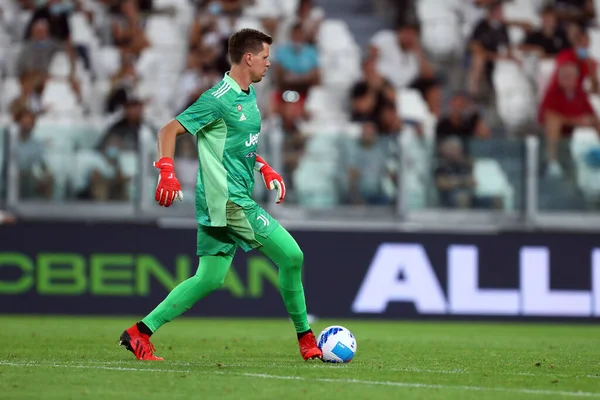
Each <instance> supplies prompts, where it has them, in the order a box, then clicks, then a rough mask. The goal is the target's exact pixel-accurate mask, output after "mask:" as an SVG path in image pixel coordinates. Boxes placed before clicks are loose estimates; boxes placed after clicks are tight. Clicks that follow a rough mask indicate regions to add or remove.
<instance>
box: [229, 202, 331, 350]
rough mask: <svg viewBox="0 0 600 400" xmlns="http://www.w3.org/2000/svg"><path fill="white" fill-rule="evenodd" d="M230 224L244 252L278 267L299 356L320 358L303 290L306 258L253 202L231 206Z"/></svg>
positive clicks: (233, 235)
mask: <svg viewBox="0 0 600 400" xmlns="http://www.w3.org/2000/svg"><path fill="white" fill-rule="evenodd" d="M227 223H228V228H229V232H230V237H231V239H232V240H233V241H234V242H235V243H237V244H238V245H239V246H240V247H241V248H242V249H243V250H244V251H250V250H252V249H258V250H259V251H261V252H262V253H263V254H265V255H266V256H267V257H269V258H270V259H271V261H273V262H274V263H275V264H276V265H277V266H278V267H279V288H280V292H281V296H282V297H283V302H284V304H285V307H286V309H287V311H288V313H289V315H290V317H291V318H292V321H294V326H295V328H296V332H297V333H298V341H299V343H300V353H301V354H302V357H304V359H305V360H307V359H310V358H316V357H321V356H322V353H321V350H319V348H318V347H317V341H316V340H315V335H314V334H313V333H312V331H311V330H310V326H309V325H308V317H307V315H306V302H305V300H304V288H303V286H302V263H303V260H304V256H303V254H302V251H301V250H300V247H299V246H298V243H296V241H295V240H294V238H293V237H292V235H290V234H289V233H288V231H286V230H285V229H284V228H283V227H282V226H281V225H279V223H278V222H277V221H276V220H275V219H274V218H273V217H271V216H270V215H269V213H267V212H266V211H265V210H263V209H262V208H261V207H260V206H259V205H258V204H256V203H254V202H248V204H246V205H245V206H244V207H242V206H240V205H237V204H235V203H233V202H229V203H228V204H227Z"/></svg>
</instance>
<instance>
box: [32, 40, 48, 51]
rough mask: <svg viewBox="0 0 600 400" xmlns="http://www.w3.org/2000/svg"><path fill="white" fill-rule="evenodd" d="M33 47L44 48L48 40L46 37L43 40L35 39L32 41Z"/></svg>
mask: <svg viewBox="0 0 600 400" xmlns="http://www.w3.org/2000/svg"><path fill="white" fill-rule="evenodd" d="M33 43H34V45H35V47H37V48H38V49H44V48H46V47H48V45H49V44H50V41H49V40H48V39H44V40H36V41H34V42H33Z"/></svg>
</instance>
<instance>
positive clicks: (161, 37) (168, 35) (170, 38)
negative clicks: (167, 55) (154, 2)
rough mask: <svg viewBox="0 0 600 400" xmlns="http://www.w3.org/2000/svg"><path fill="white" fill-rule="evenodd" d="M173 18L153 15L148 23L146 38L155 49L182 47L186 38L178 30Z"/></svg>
mask: <svg viewBox="0 0 600 400" xmlns="http://www.w3.org/2000/svg"><path fill="white" fill-rule="evenodd" d="M175 22H176V21H175V19H174V18H173V17H169V16H165V15H151V16H149V17H148V19H147V21H146V28H145V31H146V36H147V37H148V40H149V41H150V43H151V44H152V46H153V47H171V46H181V44H182V42H184V41H185V39H186V38H185V36H183V35H182V34H181V32H180V31H179V29H178V28H177V24H176V23H175Z"/></svg>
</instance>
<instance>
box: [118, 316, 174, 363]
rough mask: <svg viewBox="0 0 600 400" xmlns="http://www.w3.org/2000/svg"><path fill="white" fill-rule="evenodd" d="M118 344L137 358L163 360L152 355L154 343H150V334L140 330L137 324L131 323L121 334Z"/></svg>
mask: <svg viewBox="0 0 600 400" xmlns="http://www.w3.org/2000/svg"><path fill="white" fill-rule="evenodd" d="M119 346H125V348H126V349H127V350H129V351H131V352H132V353H133V355H134V356H135V357H136V358H137V359H138V360H146V361H161V360H163V359H162V358H161V357H157V356H155V355H154V352H155V351H156V349H155V348H154V345H153V344H152V343H150V336H148V335H146V334H145V333H142V332H140V331H139V330H138V327H137V324H133V326H132V327H131V328H129V329H127V330H126V331H125V332H123V333H122V334H121V338H120V340H119Z"/></svg>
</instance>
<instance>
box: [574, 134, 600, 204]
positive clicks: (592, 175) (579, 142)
mask: <svg viewBox="0 0 600 400" xmlns="http://www.w3.org/2000/svg"><path fill="white" fill-rule="evenodd" d="M570 145H571V155H572V157H573V161H574V163H575V167H576V170H577V175H576V176H577V184H578V186H579V189H581V191H582V192H583V193H584V195H585V196H586V197H588V198H592V197H594V198H597V197H598V196H600V168H597V167H594V166H592V165H590V164H589V163H588V161H587V159H586V158H587V156H588V154H589V152H590V151H591V150H598V149H600V139H599V138H598V133H597V132H596V131H595V130H594V129H593V128H576V129H575V131H574V132H573V137H572V138H571V143H570Z"/></svg>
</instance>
